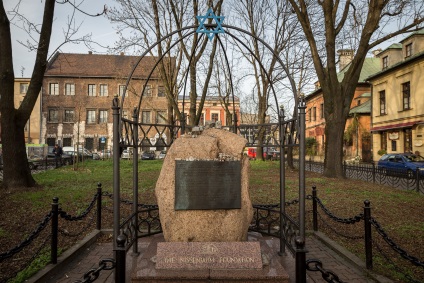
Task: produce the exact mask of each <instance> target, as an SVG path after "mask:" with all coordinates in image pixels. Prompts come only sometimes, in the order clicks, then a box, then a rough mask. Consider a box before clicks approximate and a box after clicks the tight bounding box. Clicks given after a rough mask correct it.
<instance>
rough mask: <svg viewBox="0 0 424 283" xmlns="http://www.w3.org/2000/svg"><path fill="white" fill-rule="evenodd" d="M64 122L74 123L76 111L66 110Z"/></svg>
mask: <svg viewBox="0 0 424 283" xmlns="http://www.w3.org/2000/svg"><path fill="white" fill-rule="evenodd" d="M63 122H67V123H72V122H74V109H65V117H64V119H63Z"/></svg>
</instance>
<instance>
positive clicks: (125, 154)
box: [121, 149, 132, 159]
mask: <svg viewBox="0 0 424 283" xmlns="http://www.w3.org/2000/svg"><path fill="white" fill-rule="evenodd" d="M131 156H132V154H130V151H129V150H128V149H124V150H123V151H122V154H121V158H122V159H130V158H131Z"/></svg>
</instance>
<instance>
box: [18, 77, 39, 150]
mask: <svg viewBox="0 0 424 283" xmlns="http://www.w3.org/2000/svg"><path fill="white" fill-rule="evenodd" d="M30 80H31V79H30V78H15V87H14V90H15V93H14V101H15V108H19V106H20V105H21V103H22V101H23V100H24V97H25V95H26V93H27V91H28V87H29V83H30ZM40 101H41V98H40V96H38V98H37V101H36V103H35V105H34V108H33V110H32V112H31V116H30V118H29V120H28V122H27V123H26V125H25V129H24V132H25V142H26V143H27V144H39V143H40V135H41V132H40V129H41V119H40V117H41V116H40V113H41V109H40V106H41V103H40Z"/></svg>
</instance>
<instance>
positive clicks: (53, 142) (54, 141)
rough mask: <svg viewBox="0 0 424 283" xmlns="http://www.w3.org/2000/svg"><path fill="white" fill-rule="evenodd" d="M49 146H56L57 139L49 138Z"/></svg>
mask: <svg viewBox="0 0 424 283" xmlns="http://www.w3.org/2000/svg"><path fill="white" fill-rule="evenodd" d="M46 141H47V145H48V146H54V145H55V144H56V138H47V140H46Z"/></svg>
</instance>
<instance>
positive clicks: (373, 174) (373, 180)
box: [372, 163, 375, 184]
mask: <svg viewBox="0 0 424 283" xmlns="http://www.w3.org/2000/svg"><path fill="white" fill-rule="evenodd" d="M372 182H373V184H375V164H374V163H373V164H372Z"/></svg>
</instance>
